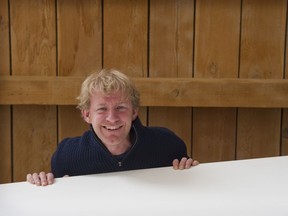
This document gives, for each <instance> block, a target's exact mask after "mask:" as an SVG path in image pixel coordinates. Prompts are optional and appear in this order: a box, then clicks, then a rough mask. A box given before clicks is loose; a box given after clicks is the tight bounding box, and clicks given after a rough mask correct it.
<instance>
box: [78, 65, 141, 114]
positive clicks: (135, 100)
mask: <svg viewBox="0 0 288 216" xmlns="http://www.w3.org/2000/svg"><path fill="white" fill-rule="evenodd" d="M95 90H97V91H100V92H101V93H103V94H104V95H109V94H111V93H115V92H121V93H122V94H123V96H124V97H125V99H128V100H130V101H131V103H132V106H133V108H138V107H139V103H140V102H139V101H140V94H139V92H138V91H137V89H136V87H135V86H134V83H133V82H132V81H131V80H130V79H129V78H128V77H127V76H126V75H125V74H123V73H121V72H120V71H117V70H115V69H102V70H101V71H100V72H98V73H97V72H95V73H92V74H91V75H90V76H88V77H87V78H86V79H85V80H84V82H83V83H82V86H81V92H80V95H79V96H78V97H77V100H78V101H79V103H78V106H77V108H78V109H80V110H87V109H89V108H90V96H91V95H92V94H93V91H95Z"/></svg>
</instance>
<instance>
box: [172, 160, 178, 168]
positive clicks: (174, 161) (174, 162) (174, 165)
mask: <svg viewBox="0 0 288 216" xmlns="http://www.w3.org/2000/svg"><path fill="white" fill-rule="evenodd" d="M172 165H173V169H175V170H177V169H179V160H178V159H174V160H173V162H172Z"/></svg>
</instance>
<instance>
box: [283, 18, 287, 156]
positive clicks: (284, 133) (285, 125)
mask: <svg viewBox="0 0 288 216" xmlns="http://www.w3.org/2000/svg"><path fill="white" fill-rule="evenodd" d="M286 19H287V17H286ZM287 25H288V23H287V24H286V47H285V49H286V53H285V56H284V57H285V70H284V78H285V79H288V45H287V43H288V34H287V32H288V28H287ZM281 155H288V109H287V108H286V109H283V114H282V128H281Z"/></svg>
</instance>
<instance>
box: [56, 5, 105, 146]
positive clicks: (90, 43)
mask: <svg viewBox="0 0 288 216" xmlns="http://www.w3.org/2000/svg"><path fill="white" fill-rule="evenodd" d="M57 3H58V5H57V9H58V13H57V14H58V75H59V76H65V77H73V76H87V75H89V74H90V73H92V72H93V71H98V70H99V69H101V67H102V9H101V1H100V0H84V1H78V0H73V1H65V0H60V1H57ZM67 90H68V89H67ZM79 90H80V89H79ZM68 91H69V90H68ZM77 91H78V90H77ZM65 93H66V92H65ZM78 93H79V92H78ZM78 93H77V96H78ZM75 94H76V92H75ZM75 98H76V95H75V96H74V99H75ZM88 128H89V125H87V124H86V123H85V122H84V121H83V119H82V118H81V114H80V111H79V110H77V109H76V106H75V105H73V106H59V107H58V139H59V141H61V140H62V139H64V138H66V137H73V136H79V135H81V134H82V133H83V132H84V131H85V130H87V129H88Z"/></svg>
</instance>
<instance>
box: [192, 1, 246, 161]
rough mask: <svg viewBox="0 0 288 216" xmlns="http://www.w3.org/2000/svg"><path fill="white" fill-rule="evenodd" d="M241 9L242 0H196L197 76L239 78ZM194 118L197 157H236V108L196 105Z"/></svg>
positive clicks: (205, 159)
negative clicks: (201, 106)
mask: <svg viewBox="0 0 288 216" xmlns="http://www.w3.org/2000/svg"><path fill="white" fill-rule="evenodd" d="M240 10H241V1H240V0H232V1H231V0H217V1H214V0H205V1H197V3H196V29H195V71H194V77H197V78H237V76H238V53H239V40H240V39H239V37H240ZM193 120H194V121H193V156H194V157H195V158H197V159H198V160H200V161H201V162H212V161H223V160H233V159H235V148H236V147H235V139H236V134H235V127H236V109H234V108H195V109H194V112H193Z"/></svg>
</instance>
